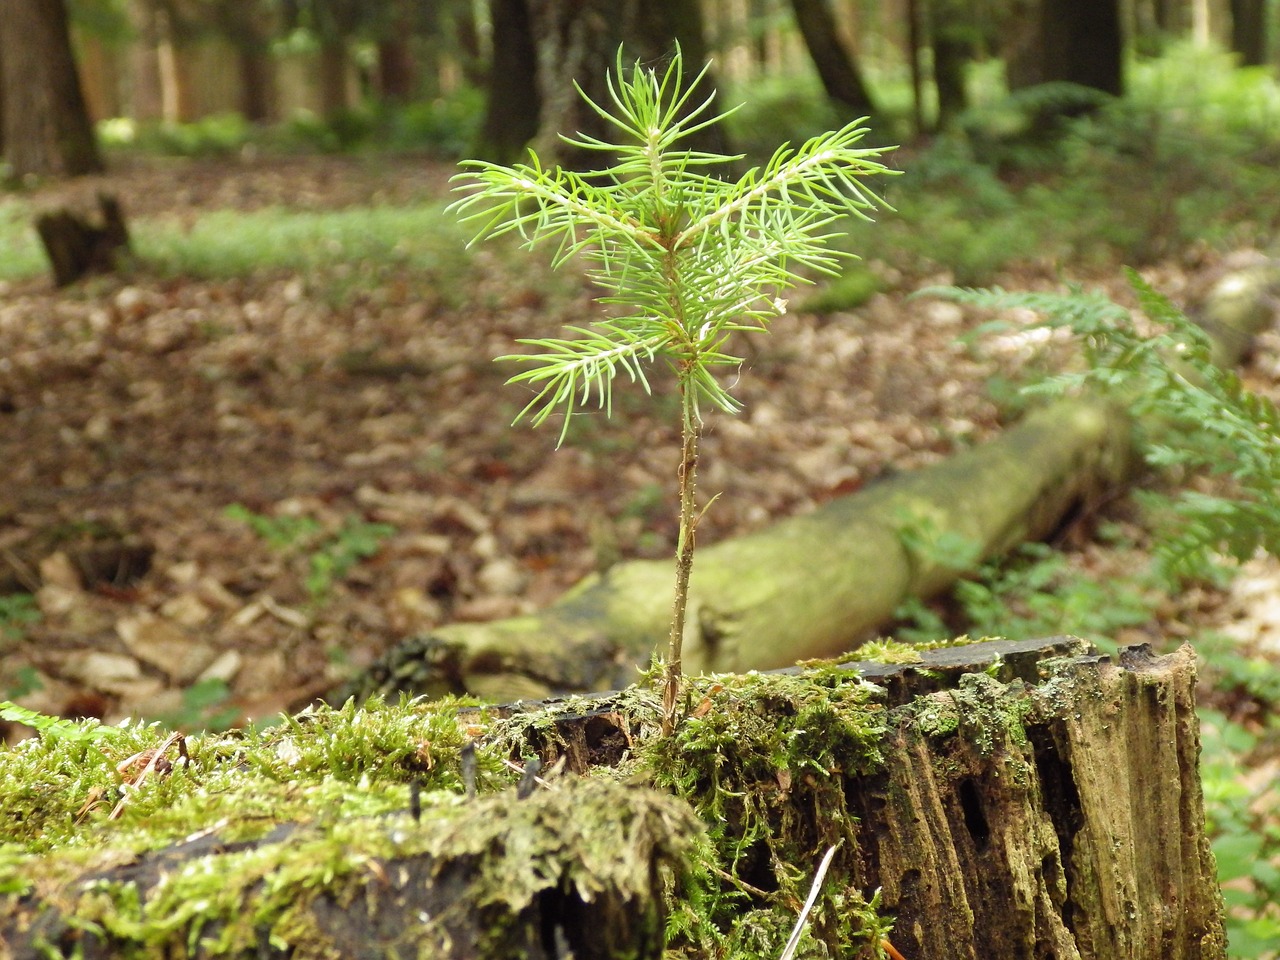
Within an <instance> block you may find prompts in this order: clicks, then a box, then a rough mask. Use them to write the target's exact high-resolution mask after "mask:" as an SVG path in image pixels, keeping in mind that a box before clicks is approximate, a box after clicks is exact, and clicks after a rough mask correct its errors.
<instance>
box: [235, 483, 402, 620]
mask: <svg viewBox="0 0 1280 960" xmlns="http://www.w3.org/2000/svg"><path fill="white" fill-rule="evenodd" d="M223 512H224V514H225V515H226V516H227V517H229V518H230V519H232V520H236V521H238V522H240V523H243V524H246V525H247V526H248V527H249V529H250V530H252V531H253V532H254V533H255V534H256V535H257V536H258V537H260V538H261V539H262V540H263V541H264V542H265V543H266V544H267V545H268V546H269V547H271V548H272V549H273V550H276V551H277V552H279V553H284V554H289V555H292V556H305V557H306V559H307V569H306V573H305V575H304V576H303V584H304V585H305V586H306V588H307V593H308V595H309V596H310V597H311V600H312V602H313V603H321V602H323V601H324V600H325V598H326V597H328V595H329V591H330V590H332V589H333V585H334V583H336V582H337V581H338V580H341V579H342V578H343V577H345V576H346V575H347V574H348V573H350V572H351V568H352V567H354V566H355V565H356V564H357V563H359V562H360V561H361V560H365V559H368V558H369V557H372V556H374V555H375V554H376V553H377V552H378V551H379V550H380V549H381V548H382V543H383V541H385V540H386V539H387V538H388V537H390V536H391V535H392V534H394V533H395V532H396V528H395V527H393V526H391V525H390V524H387V523H369V522H368V521H367V520H362V519H361V518H359V517H355V516H351V517H347V518H346V520H345V521H343V524H342V526H341V527H340V528H339V529H338V530H337V531H336V532H334V533H332V534H328V535H326V534H325V533H324V528H323V526H322V525H321V524H320V522H319V521H318V520H316V519H315V518H314V517H308V516H280V517H272V516H267V515H265V514H261V513H255V512H254V511H252V510H250V509H249V508H248V507H246V506H244V505H243V504H240V503H233V504H231V505H230V506H228V507H227V508H226V509H225V510H224V511H223Z"/></svg>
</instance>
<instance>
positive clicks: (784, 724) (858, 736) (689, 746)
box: [639, 670, 887, 956]
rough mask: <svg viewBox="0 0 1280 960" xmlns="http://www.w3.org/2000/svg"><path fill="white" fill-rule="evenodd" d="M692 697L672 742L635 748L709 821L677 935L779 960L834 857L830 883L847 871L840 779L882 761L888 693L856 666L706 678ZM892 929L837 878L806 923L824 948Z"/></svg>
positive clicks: (694, 946) (703, 948)
mask: <svg viewBox="0 0 1280 960" xmlns="http://www.w3.org/2000/svg"><path fill="white" fill-rule="evenodd" d="M689 689H690V707H691V711H690V714H689V716H688V718H687V719H686V720H685V721H684V722H683V723H682V724H681V725H680V727H679V728H678V729H677V731H676V733H675V735H674V736H672V737H670V738H652V739H649V740H647V741H645V742H644V743H643V744H641V745H640V747H639V752H640V761H641V765H642V766H643V767H644V769H646V770H647V771H648V772H649V775H650V776H651V777H652V779H653V780H654V781H655V782H656V783H657V784H659V785H661V786H664V787H667V788H668V789H670V790H672V791H673V792H674V793H675V794H676V795H677V796H679V797H681V798H682V799H684V800H686V801H688V802H689V803H690V805H691V806H692V807H693V808H694V810H695V811H697V813H698V814H699V816H700V818H701V819H702V821H703V823H704V824H706V826H707V846H706V847H705V848H704V849H703V850H702V851H701V857H700V859H699V861H698V866H697V868H696V869H695V870H694V872H693V874H692V876H691V878H690V879H689V881H688V887H687V889H685V890H684V891H683V892H682V893H681V895H679V896H677V897H676V898H675V902H674V904H673V910H674V912H673V916H672V919H671V924H670V926H671V931H672V933H673V936H674V939H675V942H676V944H677V945H680V944H684V945H685V946H686V947H687V948H688V949H689V950H690V951H691V952H693V953H697V954H703V953H712V954H714V953H716V952H719V953H721V954H722V955H728V956H768V955H774V956H776V955H777V954H778V953H779V952H780V951H781V947H782V944H783V943H784V942H785V940H786V937H787V935H788V934H789V932H790V928H791V926H792V925H793V924H794V923H795V917H796V910H797V906H798V905H799V904H800V903H803V902H804V899H805V897H806V895H807V894H808V889H809V884H810V882H811V879H812V876H813V871H814V869H815V867H816V865H817V863H818V862H819V860H821V858H822V856H823V854H824V853H825V852H826V850H827V849H828V848H830V847H832V846H835V847H837V855H836V861H835V863H834V865H833V870H834V875H836V876H846V877H847V876H848V875H849V873H848V871H847V869H842V864H843V865H844V866H845V867H847V866H848V865H849V864H851V863H852V860H853V857H854V856H855V855H856V852H857V841H856V836H855V832H854V829H853V828H854V821H853V819H852V817H851V816H850V814H849V812H848V810H847V808H846V806H845V783H846V780H847V779H849V778H852V777H855V776H859V775H862V774H865V773H868V772H870V771H872V770H874V769H876V768H877V767H879V766H880V764H881V763H882V762H883V758H882V756H881V753H880V742H881V739H882V737H883V735H884V720H885V711H884V707H883V704H882V703H880V702H879V701H878V700H877V697H878V695H879V694H880V691H879V689H878V688H876V687H874V686H872V685H871V684H867V683H865V682H863V681H862V680H861V679H860V678H859V677H858V675H857V674H856V673H854V672H851V671H848V670H827V671H821V670H820V671H816V672H809V673H806V674H804V675H803V676H798V675H777V674H767V675H765V674H746V675H742V676H722V677H710V678H700V679H698V680H694V681H691V682H690V684H689ZM886 928H887V924H886V922H885V921H884V920H883V919H881V918H879V917H878V916H877V913H876V909H875V906H874V905H873V904H870V903H868V902H867V901H866V900H865V898H864V897H863V896H862V894H861V892H860V891H859V890H858V889H857V888H856V887H854V886H852V885H842V884H839V883H830V882H829V883H828V884H826V885H825V887H824V889H823V891H822V895H821V896H820V898H819V901H818V905H817V907H816V908H815V911H814V914H813V917H812V920H811V936H813V937H814V938H815V939H816V940H817V941H820V942H821V943H822V944H824V945H825V947H826V949H828V950H837V949H839V950H848V949H849V948H850V947H851V945H854V944H856V943H857V942H858V941H859V939H860V938H862V939H866V940H867V942H874V943H878V942H879V938H880V936H881V935H882V934H883V931H884V930H885V929H886Z"/></svg>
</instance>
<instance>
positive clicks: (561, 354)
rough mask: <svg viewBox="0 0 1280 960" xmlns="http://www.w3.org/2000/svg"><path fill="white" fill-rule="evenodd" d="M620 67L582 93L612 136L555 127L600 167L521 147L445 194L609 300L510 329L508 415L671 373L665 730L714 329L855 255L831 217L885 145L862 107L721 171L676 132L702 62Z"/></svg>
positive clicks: (840, 212) (676, 688)
mask: <svg viewBox="0 0 1280 960" xmlns="http://www.w3.org/2000/svg"><path fill="white" fill-rule="evenodd" d="M623 67H624V64H623V59H622V53H621V51H619V54H618V62H617V68H616V72H615V73H613V74H612V75H611V76H610V78H609V83H608V91H609V97H610V101H611V102H610V104H607V105H602V104H597V103H594V102H593V101H591V100H590V99H589V98H587V97H586V96H585V94H583V97H584V99H586V100H587V103H588V104H590V106H591V107H592V109H594V110H595V111H596V112H597V113H599V114H600V115H601V116H602V117H603V118H604V119H605V120H607V121H608V122H609V124H610V125H612V127H613V128H615V130H616V131H617V136H616V138H615V140H613V141H604V140H597V139H595V138H594V137H588V136H585V135H579V136H578V137H576V138H573V137H566V138H565V139H566V140H567V141H568V142H569V143H570V144H573V145H574V146H577V147H581V148H585V149H587V150H593V151H599V152H600V153H601V154H602V155H603V156H604V157H605V158H606V159H607V165H606V166H604V167H603V168H602V169H600V170H598V171H594V172H592V173H585V174H580V173H575V172H573V171H569V170H562V169H559V168H553V169H547V168H546V167H544V166H543V165H542V163H541V162H540V161H539V159H538V156H537V155H536V154H534V153H532V152H531V154H530V160H529V162H528V163H526V164H519V165H516V166H512V167H507V166H500V165H497V164H493V163H488V162H485V161H481V160H467V161H464V162H463V167H464V168H465V170H464V172H463V173H461V174H459V175H458V176H457V177H456V178H455V179H456V180H458V181H459V186H458V188H457V189H459V190H461V191H463V192H465V193H466V196H465V197H463V198H462V199H460V200H458V201H457V202H456V203H455V204H454V209H456V210H457V211H458V212H459V214H460V216H461V217H462V219H463V220H464V221H466V222H474V223H477V224H478V231H477V236H476V239H477V240H479V239H484V238H488V237H495V236H499V235H502V234H506V233H517V234H519V235H520V236H521V237H522V238H524V239H525V241H526V242H527V244H528V245H529V246H534V245H536V244H539V243H543V242H546V241H555V242H556V244H557V248H556V254H555V265H556V266H557V267H558V266H560V265H562V264H564V263H565V262H566V261H568V260H569V259H570V258H571V257H574V256H581V257H582V258H583V259H585V260H586V261H587V262H588V263H589V264H590V275H591V279H592V280H593V281H594V282H595V283H597V284H599V285H600V286H601V287H602V288H603V289H605V290H606V291H608V293H607V295H605V296H603V297H601V298H599V302H600V303H602V304H606V305H608V306H609V307H610V308H611V309H610V310H609V311H608V312H607V313H606V314H605V315H604V316H602V317H601V318H600V319H598V320H595V321H593V322H591V323H590V324H589V325H586V326H575V327H570V328H569V333H570V334H571V336H570V337H567V338H551V339H527V340H521V341H520V342H521V343H523V344H526V345H527V346H529V347H531V348H532V352H531V353H528V354H520V355H518V356H513V357H500V358H499V359H500V360H513V361H517V362H520V363H524V364H528V369H526V370H524V371H523V372H521V373H519V374H517V375H516V376H514V377H512V378H511V381H509V382H518V383H525V384H529V385H531V386H532V387H533V388H534V389H535V390H536V391H537V392H536V394H535V396H534V397H533V399H532V400H531V401H530V402H529V404H528V406H526V407H525V408H524V410H523V411H522V412H521V414H520V417H524V416H528V417H530V419H531V420H532V421H533V423H535V424H540V423H542V422H543V421H545V420H547V419H548V418H549V417H551V416H552V415H553V414H560V415H561V416H562V417H563V420H562V426H561V431H560V440H561V441H563V440H564V437H565V433H566V431H567V430H568V426H569V422H570V419H571V417H572V415H573V412H574V410H575V409H577V408H578V406H579V405H582V404H586V403H590V402H592V401H594V402H595V403H596V404H597V405H598V406H599V407H601V408H602V409H604V410H605V411H610V410H611V407H612V387H613V381H614V379H615V377H617V376H618V375H619V374H625V375H626V376H627V377H629V378H630V379H631V380H633V381H638V382H639V383H640V384H642V385H643V386H644V388H645V390H646V391H647V390H648V388H649V382H648V372H647V371H648V368H649V367H650V365H651V364H652V363H653V362H654V361H658V360H661V361H663V363H664V365H665V366H666V367H667V368H668V369H669V371H670V372H671V373H672V375H674V377H675V380H676V383H677V385H678V388H679V395H680V401H681V404H680V426H681V432H682V437H683V443H682V448H681V455H680V463H679V466H678V470H677V476H678V478H679V504H680V506H679V515H680V526H679V535H678V538H677V543H676V585H675V603H674V611H673V616H672V622H671V636H670V644H669V649H668V653H667V658H666V665H665V671H664V675H665V680H664V685H663V728H664V731H665V732H667V733H670V732H671V731H672V730H673V729H674V728H675V725H676V723H677V722H678V720H679V703H680V685H681V682H680V681H681V664H680V658H681V646H682V640H683V637H684V627H685V611H686V607H687V602H688V593H689V578H690V574H691V572H692V569H693V553H694V534H695V530H696V528H697V524H698V518H699V516H700V515H701V511H700V510H699V507H698V504H697V501H696V498H695V479H696V475H697V467H698V440H699V437H700V436H701V431H702V424H703V417H704V415H705V413H706V412H707V410H708V409H710V408H717V409H720V410H723V411H725V412H727V413H734V412H736V411H737V410H738V409H739V405H738V403H737V401H736V400H735V399H734V398H733V396H731V395H730V393H729V392H728V390H727V389H726V388H725V386H724V383H723V382H722V380H721V379H720V377H719V376H718V374H723V372H724V371H726V370H735V369H736V368H737V367H738V366H739V365H740V364H741V359H740V358H738V357H735V356H732V355H730V354H729V353H728V352H726V345H727V342H728V340H729V338H730V335H731V334H733V333H735V332H738V331H765V330H767V329H768V327H769V323H770V321H771V320H773V319H774V318H775V317H777V316H780V315H781V314H782V313H784V312H785V311H786V301H784V300H782V299H780V295H781V293H782V292H783V291H785V290H786V289H787V288H788V287H790V286H792V285H794V284H796V283H798V282H802V281H804V280H805V279H806V274H807V273H809V272H811V271H817V272H820V273H835V272H836V268H837V266H838V264H839V262H840V260H841V258H843V257H849V256H852V254H850V253H847V252H845V251H842V250H838V249H833V248H832V247H831V246H830V241H831V240H832V239H833V238H835V237H837V236H839V233H838V232H836V231H837V227H838V221H839V219H840V218H841V217H842V216H845V215H847V214H853V215H855V216H861V217H866V216H867V215H868V212H869V211H871V210H873V209H874V208H876V207H877V206H879V205H882V202H881V201H880V200H879V198H878V197H877V196H876V195H875V194H874V193H873V192H871V191H870V190H868V189H867V188H866V187H865V186H864V185H863V183H862V179H863V178H864V177H868V176H871V175H876V174H885V173H889V172H891V171H889V170H888V169H887V168H886V167H885V166H884V165H883V164H881V163H879V162H878V161H877V160H876V159H875V158H877V157H879V156H880V155H881V154H882V152H883V151H882V150H880V149H875V148H866V147H859V146H858V144H859V143H860V142H861V141H862V138H863V137H864V135H865V134H866V133H867V130H866V128H865V127H863V126H862V123H863V121H861V120H859V121H855V122H853V123H850V124H848V125H847V126H844V127H842V128H841V129H839V130H836V131H833V132H830V133H825V134H822V135H821V136H817V137H814V138H813V139H812V140H809V141H808V142H807V143H804V144H803V145H801V146H799V147H795V148H792V147H789V146H783V147H780V148H779V149H778V150H777V152H776V153H774V155H773V157H772V158H771V159H770V160H769V162H768V163H766V164H765V165H764V166H762V167H757V168H753V169H752V170H750V171H748V172H747V173H746V174H744V175H743V176H742V177H740V178H738V179H720V176H719V175H723V174H724V172H725V171H726V170H727V169H728V168H729V164H731V163H732V162H734V161H737V160H740V159H741V158H740V157H729V156H723V155H719V154H712V153H706V152H700V151H696V150H693V149H690V148H688V147H686V146H684V144H685V143H686V141H687V139H688V138H689V137H690V136H692V135H693V134H695V133H696V132H697V131H699V130H702V129H703V128H705V127H707V126H710V125H712V124H715V123H719V122H720V121H721V120H723V119H724V117H725V114H720V115H712V114H710V107H711V103H712V96H710V95H708V96H707V97H706V98H705V99H702V100H701V102H698V101H697V100H696V99H695V91H696V90H697V87H698V84H699V83H700V82H701V80H702V77H703V75H704V74H705V73H706V70H705V69H704V70H703V72H702V73H700V74H699V75H698V76H697V77H696V78H695V79H694V80H693V81H692V82H691V83H689V84H687V85H686V84H684V83H683V82H682V79H681V78H682V76H683V73H682V69H681V56H680V51H679V49H677V50H676V52H675V54H674V56H673V57H672V59H671V61H670V63H669V64H668V65H667V67H666V69H665V70H662V71H659V70H654V69H649V68H647V67H644V66H642V65H640V64H636V65H635V67H634V69H632V70H631V71H630V73H629V74H628V73H627V72H626V71H625V70H624V69H623ZM579 93H581V90H579ZM864 119H865V118H864ZM520 417H517V419H520ZM703 509H705V507H704V508H703Z"/></svg>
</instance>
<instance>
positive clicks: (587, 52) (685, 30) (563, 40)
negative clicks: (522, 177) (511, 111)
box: [528, 0, 729, 169]
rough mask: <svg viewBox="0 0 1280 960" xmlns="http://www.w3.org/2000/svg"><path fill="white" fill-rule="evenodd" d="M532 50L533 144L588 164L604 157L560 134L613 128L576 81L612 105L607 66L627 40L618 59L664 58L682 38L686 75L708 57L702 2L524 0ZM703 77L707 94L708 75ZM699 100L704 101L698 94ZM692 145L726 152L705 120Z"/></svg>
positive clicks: (561, 158)
mask: <svg viewBox="0 0 1280 960" xmlns="http://www.w3.org/2000/svg"><path fill="white" fill-rule="evenodd" d="M528 9H529V13H530V24H531V27H532V29H533V37H534V44H535V47H536V51H537V54H536V55H537V78H538V83H537V89H538V95H539V98H540V116H539V123H538V132H537V135H536V136H535V138H534V142H533V146H534V149H535V150H536V151H537V152H538V155H539V156H540V157H541V158H542V159H543V162H544V163H559V164H561V165H562V166H566V167H573V168H577V169H588V168H591V167H594V166H598V165H599V164H600V161H601V157H600V155H599V154H598V153H596V152H594V151H586V150H579V149H576V148H574V147H571V146H568V145H566V144H565V143H564V142H563V140H561V135H562V134H563V135H567V136H573V135H575V134H578V133H586V134H590V135H592V136H596V137H599V138H601V139H604V140H608V139H610V138H611V137H612V136H614V135H615V134H616V130H615V129H614V128H613V127H612V126H611V125H609V124H608V123H606V122H605V121H604V120H603V119H601V117H600V116H599V114H597V113H596V112H595V111H594V110H592V109H591V107H589V106H587V104H586V103H585V102H583V100H582V97H581V95H580V94H579V93H578V90H577V89H576V88H575V84H577V86H578V87H581V88H582V90H583V91H584V92H585V93H586V94H587V95H588V96H589V97H590V98H591V99H592V100H593V101H595V102H596V103H598V104H601V105H606V106H607V105H609V104H610V101H609V94H608V89H607V87H606V85H605V77H606V74H607V73H608V72H609V71H611V70H613V69H614V66H615V64H616V63H617V52H618V46H619V44H625V49H624V51H623V64H624V66H626V67H630V66H631V64H632V63H634V62H635V61H636V60H637V59H639V60H642V61H644V62H645V63H646V65H648V66H653V65H654V64H655V63H658V62H662V61H665V60H667V59H668V58H669V57H670V56H671V54H672V52H673V51H674V49H675V44H676V43H679V44H680V47H681V49H682V52H683V63H684V69H685V76H686V79H691V78H692V77H693V76H695V75H697V73H698V72H699V71H700V70H701V69H702V67H703V65H704V62H705V58H706V49H707V47H706V40H705V37H704V36H703V23H702V13H701V9H700V7H699V6H698V5H697V4H693V3H687V2H685V0H623V2H621V3H618V2H612V0H582V2H576V0H573V2H571V0H528ZM704 83H705V89H706V92H707V93H708V94H709V93H711V92H712V91H713V90H714V88H715V81H714V78H713V77H710V76H709V77H708V79H707V80H706V81H704ZM697 102H701V101H697ZM690 146H692V147H693V148H694V149H700V150H708V151H712V152H717V153H728V152H729V151H728V147H727V144H726V142H725V140H724V131H723V130H722V129H720V128H719V127H709V128H707V129H706V130H704V131H702V132H701V133H700V134H699V135H698V136H695V137H694V139H693V141H692V142H690Z"/></svg>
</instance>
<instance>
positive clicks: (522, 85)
mask: <svg viewBox="0 0 1280 960" xmlns="http://www.w3.org/2000/svg"><path fill="white" fill-rule="evenodd" d="M489 18H490V23H491V24H492V25H493V34H492V36H493V56H492V58H491V59H490V63H489V72H488V76H487V78H486V84H485V89H486V92H487V97H488V100H487V104H486V107H485V114H484V123H483V124H482V125H481V128H480V134H479V140H478V142H477V143H476V144H474V145H473V147H472V151H471V152H472V154H473V155H474V156H477V157H480V158H482V159H485V160H491V161H493V162H494V163H507V164H509V163H513V162H515V161H516V160H519V159H520V158H521V155H522V154H523V153H524V148H525V145H526V144H528V143H529V141H530V140H532V139H533V138H534V136H535V135H536V134H537V132H538V116H539V114H540V113H541V110H542V97H541V96H540V95H539V93H538V53H537V48H536V47H535V46H534V40H533V27H532V24H531V22H530V19H529V6H528V0H489Z"/></svg>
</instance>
